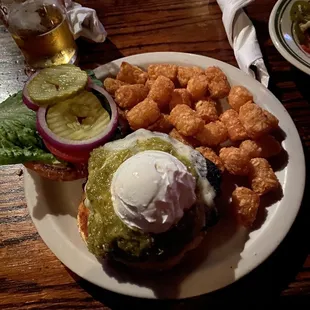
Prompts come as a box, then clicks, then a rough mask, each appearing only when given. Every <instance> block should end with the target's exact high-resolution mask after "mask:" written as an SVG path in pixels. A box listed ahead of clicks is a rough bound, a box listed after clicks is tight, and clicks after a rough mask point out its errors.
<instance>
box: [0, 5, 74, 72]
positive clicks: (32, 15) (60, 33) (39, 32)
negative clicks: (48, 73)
mask: <svg viewBox="0 0 310 310" xmlns="http://www.w3.org/2000/svg"><path fill="white" fill-rule="evenodd" d="M0 19H1V20H2V21H3V23H4V25H5V26H6V27H7V29H8V30H9V32H10V33H11V35H12V37H13V39H14V40H15V42H16V44H17V45H18V47H19V48H20V50H21V51H22V53H23V55H24V57H25V61H26V63H27V64H28V65H29V66H30V67H31V68H33V69H40V68H45V67H49V66H52V65H60V64H68V63H75V62H76V59H77V47H76V44H75V41H74V37H73V35H72V32H71V30H70V26H69V24H68V21H67V16H66V10H65V8H64V6H63V3H62V1H59V0H27V1H21V0H15V1H13V0H0Z"/></svg>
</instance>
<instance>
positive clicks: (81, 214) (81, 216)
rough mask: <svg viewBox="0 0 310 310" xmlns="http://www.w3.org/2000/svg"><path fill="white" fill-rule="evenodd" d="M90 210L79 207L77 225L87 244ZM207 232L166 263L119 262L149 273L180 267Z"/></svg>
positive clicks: (83, 206)
mask: <svg viewBox="0 0 310 310" xmlns="http://www.w3.org/2000/svg"><path fill="white" fill-rule="evenodd" d="M88 215H89V210H88V209H87V208H86V207H85V205H84V202H83V201H82V202H81V203H80V205H79V209H78V215H77V224H78V227H79V232H80V234H81V237H82V238H83V240H84V241H85V242H86V241H87V237H88V230H87V222H88ZM205 234H206V233H205V232H201V234H200V235H198V236H196V237H195V238H194V239H193V240H192V242H190V243H188V244H186V245H185V246H184V248H183V250H182V251H181V252H180V253H179V254H178V255H176V256H172V257H169V258H168V259H166V260H165V261H157V262H154V261H151V262H128V261H125V260H118V261H119V262H121V263H123V264H125V265H127V266H129V267H133V268H137V269H142V270H147V271H164V270H168V269H172V268H173V267H174V266H176V265H178V264H179V263H180V262H181V260H182V259H183V258H184V256H185V255H186V253H187V252H189V251H191V250H194V249H195V248H197V247H198V246H199V244H200V243H201V242H202V240H203V239H204V237H205Z"/></svg>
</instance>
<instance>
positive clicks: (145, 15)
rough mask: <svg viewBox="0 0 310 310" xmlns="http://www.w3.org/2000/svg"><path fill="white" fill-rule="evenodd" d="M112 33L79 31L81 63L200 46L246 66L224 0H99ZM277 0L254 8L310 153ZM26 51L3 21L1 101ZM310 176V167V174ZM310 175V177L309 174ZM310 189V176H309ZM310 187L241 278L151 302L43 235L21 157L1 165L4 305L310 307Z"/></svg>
mask: <svg viewBox="0 0 310 310" xmlns="http://www.w3.org/2000/svg"><path fill="white" fill-rule="evenodd" d="M80 2H81V3H83V4H84V5H87V6H89V7H92V8H94V9H96V10H97V12H98V15H99V18H100V20H101V21H102V22H103V24H104V25H105V27H106V30H107V31H108V40H107V41H106V42H104V43H102V44H90V43H89V42H86V41H85V40H81V39H79V40H78V45H79V50H80V63H81V65H82V66H83V67H85V68H93V67H96V66H97V65H98V64H104V63H106V62H108V61H111V60H113V59H117V58H119V57H122V56H127V55H132V54H137V53H143V52H155V51H181V52H191V53H197V54H201V55H206V56H209V57H214V58H217V59H220V60H222V61H225V62H227V63H230V64H232V65H236V61H235V58H234V53H233V51H232V49H231V48H230V46H229V43H228V41H227V38H226V35H225V32H224V28H223V25H222V22H221V11H220V9H219V7H218V5H217V3H216V1H215V0H210V1H208V0H204V1H199V0H144V1H137V0H93V1H91V0H89V1H86V0H85V1H80ZM275 2H276V1H275V0H259V1H256V2H255V3H253V4H252V5H250V6H249V7H248V8H247V10H246V11H247V13H248V15H249V17H250V18H251V19H252V21H253V23H254V25H255V26H256V30H257V35H258V39H259V42H260V44H261V48H262V52H263V54H264V58H265V62H266V64H267V67H268V70H269V72H270V75H271V82H270V89H271V91H272V92H273V93H274V94H275V95H276V96H277V97H278V99H279V100H280V101H281V102H282V103H283V105H284V106H285V107H286V109H287V110H288V112H289V113H290V115H291V117H292V118H293V120H294V122H295V124H296V126H297V128H298V131H299V133H300V136H301V138H302V140H303V145H304V149H305V153H306V159H307V162H309V159H310V157H309V151H310V104H309V99H310V88H309V85H310V79H309V76H307V75H305V74H303V73H302V72H300V71H298V70H297V69H295V68H294V67H293V66H291V65H290V64H289V63H288V62H286V61H285V60H284V59H283V58H282V57H281V56H280V54H279V53H278V52H277V51H276V49H275V47H274V46H273V44H272V42H271V40H270V38H269V34H268V18H269V15H270V12H271V9H272V7H273V5H274V3H275ZM23 70H24V64H23V58H22V56H21V55H20V53H19V51H18V49H17V48H16V46H15V44H14V42H13V41H12V39H11V37H10V35H9V34H8V33H7V32H6V30H5V29H4V28H3V27H0V101H2V100H3V99H5V98H6V97H7V96H8V95H10V94H13V93H14V92H16V91H17V90H19V89H21V88H22V86H23V83H24V81H25V75H24V71H23ZM307 175H308V176H309V173H308V174H307ZM308 179H309V178H308ZM307 186H308V189H309V182H308V185H307ZM309 203H310V200H309V195H308V193H307V191H306V193H305V197H304V202H303V205H302V207H301V210H300V213H299V215H298V217H297V219H296V221H295V223H294V224H293V226H292V228H291V230H290V232H289V234H288V235H287V237H286V238H285V240H284V241H283V242H282V243H281V244H280V246H279V247H278V249H277V250H276V251H275V252H274V253H273V254H272V255H271V256H270V258H269V259H267V260H266V261H265V262H264V263H263V264H262V265H261V266H259V267H258V268H257V269H256V270H254V271H253V272H252V273H250V274H249V275H248V276H246V277H244V278H243V279H241V280H240V281H238V282H237V283H235V284H233V285H231V286H229V287H227V288H224V289H222V290H219V291H217V292H214V293H211V294H208V295H206V296H201V297H197V298H193V299H189V300H183V301H151V300H141V299H136V298H130V297H126V296H121V295H117V294H114V293H111V292H108V291H105V290H102V289H100V288H98V287H95V286H94V285H92V284H90V283H88V282H86V281H85V280H83V279H81V278H79V277H78V276H76V275H75V274H73V273H72V272H71V271H70V270H68V269H67V268H66V267H65V266H63V265H62V264H61V263H60V261H59V260H58V259H57V258H56V257H55V256H54V254H53V253H52V252H51V251H50V250H49V249H48V248H47V246H46V245H45V244H44V243H43V241H42V240H41V238H40V237H39V235H38V233H37V231H36V229H35V227H34V225H33V224H32V221H31V219H30V216H29V214H28V211H27V208H26V202H25V198H24V191H23V175H22V170H21V166H20V165H15V166H4V167H1V168H0V224H1V225H0V309H113V310H115V309H159V308H160V309H178V310H183V309H208V307H210V306H216V305H219V304H225V305H228V306H232V305H234V304H236V305H238V307H239V308H240V307H241V308H243V307H248V306H249V305H251V308H252V309H253V308H254V309H256V308H261V307H262V306H264V305H267V304H268V305H270V304H271V303H274V304H275V305H276V306H282V305H291V306H294V309H301V307H303V308H305V309H309V306H310V248H309V244H310V242H309V236H310V234H309V227H310V225H309V207H310V205H309Z"/></svg>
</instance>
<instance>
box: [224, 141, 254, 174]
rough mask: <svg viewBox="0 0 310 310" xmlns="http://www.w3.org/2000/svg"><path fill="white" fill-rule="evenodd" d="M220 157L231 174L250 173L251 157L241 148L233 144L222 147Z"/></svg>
mask: <svg viewBox="0 0 310 310" xmlns="http://www.w3.org/2000/svg"><path fill="white" fill-rule="evenodd" d="M220 158H221V159H222V161H223V163H224V166H225V168H226V169H227V171H228V172H229V173H230V174H233V175H247V174H248V173H249V158H248V157H247V156H246V154H244V153H243V152H242V150H240V149H239V148H236V147H233V146H231V147H223V148H221V150H220Z"/></svg>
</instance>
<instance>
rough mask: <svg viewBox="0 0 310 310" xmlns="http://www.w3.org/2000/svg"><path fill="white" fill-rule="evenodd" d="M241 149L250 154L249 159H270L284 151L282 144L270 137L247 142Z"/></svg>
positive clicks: (243, 143) (244, 142) (242, 144)
mask: <svg viewBox="0 0 310 310" xmlns="http://www.w3.org/2000/svg"><path fill="white" fill-rule="evenodd" d="M239 147H240V149H242V150H243V151H244V152H245V153H247V154H248V157H249V158H255V157H263V158H269V157H272V156H275V155H278V154H279V153H280V152H281V150H282V147H281V144H280V143H279V142H278V141H277V140H276V139H275V137H273V136H270V135H266V136H263V137H261V138H259V139H257V140H245V141H243V142H242V143H241V144H240V146H239Z"/></svg>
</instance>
